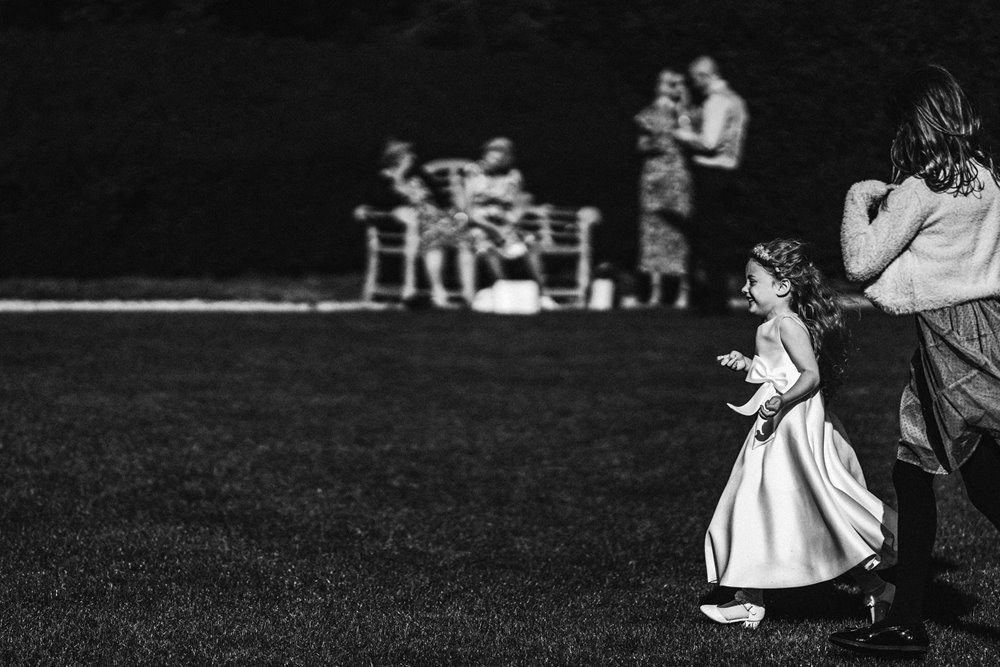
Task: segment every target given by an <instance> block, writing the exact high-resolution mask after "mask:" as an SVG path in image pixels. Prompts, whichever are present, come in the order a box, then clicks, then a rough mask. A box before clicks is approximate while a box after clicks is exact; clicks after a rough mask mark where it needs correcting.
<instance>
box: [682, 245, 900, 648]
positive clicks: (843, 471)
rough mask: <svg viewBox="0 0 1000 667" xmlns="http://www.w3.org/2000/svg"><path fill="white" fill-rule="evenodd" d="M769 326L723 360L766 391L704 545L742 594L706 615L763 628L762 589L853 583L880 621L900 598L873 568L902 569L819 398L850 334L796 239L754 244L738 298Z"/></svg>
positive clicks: (890, 530) (716, 578)
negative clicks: (752, 348) (745, 349)
mask: <svg viewBox="0 0 1000 667" xmlns="http://www.w3.org/2000/svg"><path fill="white" fill-rule="evenodd" d="M742 292H743V295H744V296H745V297H746V299H747V302H748V303H749V306H750V312H751V313H752V314H754V315H757V316H759V317H762V318H764V323H763V324H761V325H760V326H759V327H758V328H757V340H756V348H757V350H756V355H755V356H754V357H753V358H752V359H751V358H749V357H747V356H744V355H743V354H742V353H740V352H736V351H733V352H730V353H729V354H724V355H721V356H719V357H718V361H719V363H720V364H722V365H723V366H726V367H728V368H731V369H733V370H734V371H746V373H747V378H746V381H747V382H751V383H756V384H759V385H760V387H759V388H758V389H757V392H756V393H755V394H754V395H753V397H752V398H751V399H750V400H749V401H748V402H747V403H746V404H744V405H742V406H739V407H737V406H735V405H732V404H730V405H729V407H731V408H732V409H733V410H735V411H736V412H738V413H740V414H743V415H747V416H755V417H756V420H755V422H754V425H753V428H751V429H750V433H749V434H748V435H747V438H746V440H745V442H744V443H743V448H742V449H741V450H740V453H739V456H738V457H737V459H736V464H735V465H734V466H733V471H732V474H731V475H730V477H729V482H728V483H727V484H726V487H725V489H724V490H723V492H722V497H721V498H720V499H719V504H718V506H717V507H716V509H715V514H714V516H713V517H712V521H711V524H710V525H709V528H708V533H707V534H706V536H705V563H706V566H707V569H708V580H709V582H712V583H718V584H719V585H720V586H727V587H733V588H738V589H739V590H738V591H737V592H736V596H735V599H733V600H732V601H730V602H727V603H724V604H721V605H712V604H706V605H703V606H702V607H701V611H702V612H704V613H705V614H706V615H707V616H708V617H709V618H711V619H712V620H714V621H717V622H719V623H743V625H744V626H745V627H749V628H756V627H757V625H758V624H759V623H760V621H761V619H763V618H764V598H763V591H762V589H768V588H794V587H799V586H808V585H810V584H816V583H820V582H823V581H828V580H830V579H833V578H835V577H838V576H840V575H842V574H844V573H846V572H850V573H851V574H852V575H854V578H855V580H856V581H857V583H858V585H859V586H860V587H861V590H862V592H863V594H864V596H865V604H866V605H867V606H868V607H869V610H870V612H869V613H870V615H871V617H872V618H873V619H875V618H879V617H882V616H884V615H885V613H886V612H887V611H888V608H889V605H890V604H891V601H892V595H893V592H894V588H893V586H892V584H888V583H886V582H884V581H883V580H882V579H881V578H880V577H879V576H878V575H877V574H875V572H874V570H875V569H876V568H881V567H887V566H889V565H891V564H893V562H894V560H895V548H894V541H895V540H894V536H893V535H894V532H895V523H896V514H895V512H894V511H893V510H892V508H890V507H888V506H886V505H885V504H884V503H883V502H882V501H881V500H879V499H878V498H876V497H875V496H874V495H872V494H871V493H870V492H869V491H868V488H867V487H866V485H865V479H864V475H863V474H862V472H861V466H860V465H859V464H858V459H857V456H856V455H855V453H854V450H853V449H852V448H851V445H850V442H849V441H848V439H847V435H846V434H845V432H844V430H843V427H842V426H841V424H840V422H839V420H837V419H836V417H834V416H833V415H832V414H831V413H830V412H828V411H827V410H826V407H825V405H824V398H823V393H824V392H826V393H829V390H830V389H831V388H832V387H833V386H834V385H835V384H836V381H837V379H838V376H839V374H840V372H841V371H842V369H843V357H844V348H845V345H844V341H845V336H846V328H845V326H844V323H843V318H842V316H841V311H840V307H839V305H838V304H837V302H836V300H835V293H834V292H833V291H832V290H831V289H830V288H829V287H827V286H826V285H825V283H824V282H823V277H822V275H821V274H820V272H819V270H818V269H817V268H816V266H815V265H814V264H813V263H812V261H811V260H810V259H809V257H808V256H807V254H806V253H805V251H804V248H803V243H802V242H801V241H797V240H786V239H777V240H774V241H771V242H769V243H761V244H757V245H756V246H754V248H753V250H752V251H751V253H750V259H749V261H748V262H747V265H746V283H745V284H744V285H743V289H742Z"/></svg>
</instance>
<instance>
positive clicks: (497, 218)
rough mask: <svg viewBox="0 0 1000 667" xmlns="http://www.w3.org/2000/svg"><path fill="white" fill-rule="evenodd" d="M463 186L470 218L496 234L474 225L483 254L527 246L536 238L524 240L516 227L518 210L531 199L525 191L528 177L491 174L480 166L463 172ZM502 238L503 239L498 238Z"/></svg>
mask: <svg viewBox="0 0 1000 667" xmlns="http://www.w3.org/2000/svg"><path fill="white" fill-rule="evenodd" d="M463 177H464V181H463V185H464V188H465V196H466V199H467V200H468V210H469V216H470V217H471V218H472V220H473V221H482V222H485V223H488V224H489V225H491V226H492V227H493V228H495V230H497V231H496V232H495V233H486V231H485V230H483V229H476V228H475V223H473V224H472V226H473V229H472V230H471V233H472V235H473V238H474V239H475V243H476V248H477V250H479V251H480V252H485V251H489V250H500V249H501V248H502V247H503V246H513V245H515V244H518V243H519V242H520V243H521V244H522V245H523V244H524V243H525V242H529V241H531V240H532V239H528V238H522V237H521V235H520V233H519V232H518V230H517V229H516V228H515V227H514V226H513V223H514V222H515V218H516V217H517V216H518V208H519V207H520V206H522V205H523V204H525V203H527V202H528V201H529V200H530V195H529V194H528V193H526V192H525V190H524V177H523V176H522V175H521V172H520V171H519V170H517V169H510V170H508V171H505V172H502V173H487V172H485V171H484V170H483V168H482V166H481V165H479V164H478V163H475V162H473V163H470V164H468V165H466V166H465V168H464V170H463ZM498 237H502V238H498Z"/></svg>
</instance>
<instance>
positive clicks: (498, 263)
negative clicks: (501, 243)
mask: <svg viewBox="0 0 1000 667" xmlns="http://www.w3.org/2000/svg"><path fill="white" fill-rule="evenodd" d="M483 257H484V258H485V259H486V266H488V267H490V273H492V274H493V279H494V280H502V279H503V277H504V270H503V260H502V259H501V258H500V255H498V254H497V251H496V250H495V249H490V250H487V251H485V252H484V253H483Z"/></svg>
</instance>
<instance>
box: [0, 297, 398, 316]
mask: <svg viewBox="0 0 1000 667" xmlns="http://www.w3.org/2000/svg"><path fill="white" fill-rule="evenodd" d="M400 308H401V306H399V305H397V304H383V303H368V302H364V301H317V302H314V303H306V302H300V303H295V302H282V301H203V300H201V299H183V300H168V299H157V300H148V301H147V300H128V301H126V300H116V299H110V300H101V301H57V300H45V301H29V300H22V299H9V300H0V312H7V313H44V312H67V311H75V312H166V313H335V312H354V311H362V310H373V311H374V310H398V309H400Z"/></svg>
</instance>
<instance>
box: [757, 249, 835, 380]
mask: <svg viewBox="0 0 1000 667" xmlns="http://www.w3.org/2000/svg"><path fill="white" fill-rule="evenodd" d="M807 247H808V246H807V245H806V243H805V242H803V241H800V240H798V239H774V240H773V241H768V242H767V243H758V244H757V245H755V246H754V247H753V248H752V249H751V250H750V259H752V260H753V261H755V262H757V263H758V264H760V265H761V267H763V268H764V270H765V271H767V272H768V273H769V274H771V275H772V276H774V278H775V279H777V280H787V281H788V282H789V283H790V284H791V308H792V311H794V312H795V313H796V314H797V315H798V316H799V317H800V318H802V321H803V322H804V323H805V325H806V328H807V329H809V337H810V338H811V339H812V347H813V352H814V353H815V354H816V360H817V361H818V362H819V377H820V388H821V390H822V391H823V393H824V394H825V395H826V397H827V398H828V399H829V398H831V397H832V396H833V394H834V393H836V390H837V388H838V387H839V386H840V382H841V380H842V378H843V374H844V368H845V366H846V362H847V349H848V344H849V334H848V330H847V325H846V324H844V314H843V311H842V310H841V308H840V304H839V303H838V302H837V292H836V291H835V290H834V289H833V288H831V287H830V286H829V285H827V283H826V280H825V278H824V277H823V274H822V273H821V272H820V270H819V268H817V267H816V264H814V263H813V261H812V258H811V257H810V256H809V253H808V250H807Z"/></svg>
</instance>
